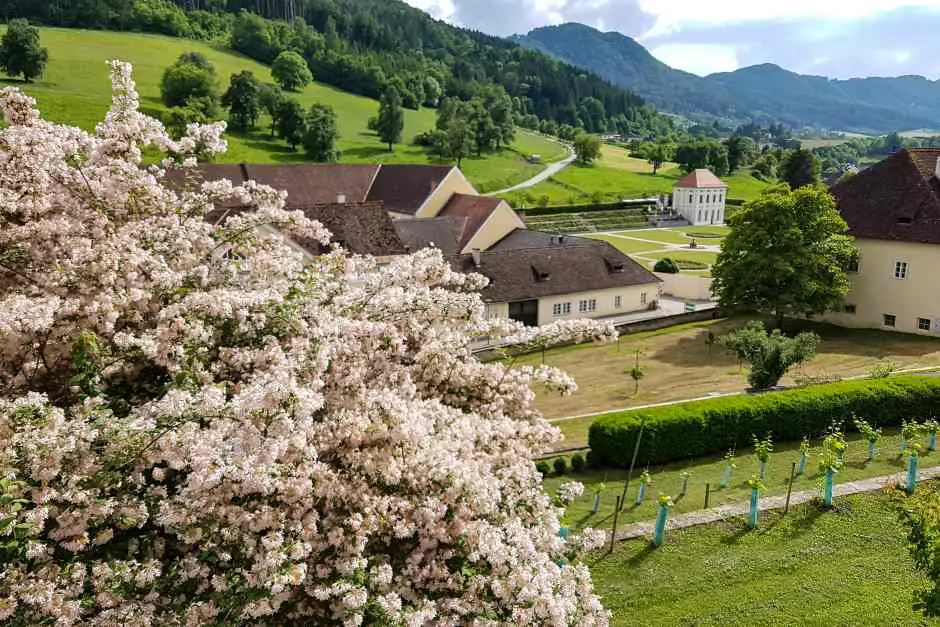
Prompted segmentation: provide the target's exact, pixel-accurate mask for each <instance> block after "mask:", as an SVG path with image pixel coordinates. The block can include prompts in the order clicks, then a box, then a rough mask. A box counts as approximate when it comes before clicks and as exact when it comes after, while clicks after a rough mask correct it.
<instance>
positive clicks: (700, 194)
mask: <svg viewBox="0 0 940 627" xmlns="http://www.w3.org/2000/svg"><path fill="white" fill-rule="evenodd" d="M727 199H728V190H727V189H722V188H710V189H695V188H688V187H677V188H676V189H675V191H674V192H673V194H672V206H673V208H674V209H675V210H676V212H677V213H678V214H679V215H681V216H682V217H683V218H685V219H686V220H688V221H689V222H690V223H691V224H695V225H704V224H724V222H725V202H726V201H727Z"/></svg>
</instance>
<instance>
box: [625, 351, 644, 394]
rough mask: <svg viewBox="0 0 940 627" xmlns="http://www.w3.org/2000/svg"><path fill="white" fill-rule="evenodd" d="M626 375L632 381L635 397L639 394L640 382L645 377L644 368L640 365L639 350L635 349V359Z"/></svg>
mask: <svg viewBox="0 0 940 627" xmlns="http://www.w3.org/2000/svg"><path fill="white" fill-rule="evenodd" d="M627 373H628V374H629V375H630V378H631V379H633V395H634V396H636V395H637V394H639V393H640V381H642V380H643V377H645V376H646V368H644V367H643V366H641V365H640V349H636V359H635V361H634V363H633V366H632V367H631V368H630V369H629V370H628V371H627Z"/></svg>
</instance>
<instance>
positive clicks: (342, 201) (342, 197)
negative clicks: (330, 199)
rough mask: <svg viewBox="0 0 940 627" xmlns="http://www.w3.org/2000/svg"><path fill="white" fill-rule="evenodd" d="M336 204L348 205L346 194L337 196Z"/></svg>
mask: <svg viewBox="0 0 940 627" xmlns="http://www.w3.org/2000/svg"><path fill="white" fill-rule="evenodd" d="M336 204H337V205H345V204H346V194H344V193H342V192H340V193H338V194H336Z"/></svg>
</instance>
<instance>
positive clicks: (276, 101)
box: [258, 83, 285, 137]
mask: <svg viewBox="0 0 940 627" xmlns="http://www.w3.org/2000/svg"><path fill="white" fill-rule="evenodd" d="M284 100H285V97H284V94H283V93H281V90H280V88H278V86H277V85H271V84H268V83H266V84H264V85H262V86H261V89H260V91H259V92H258V103H259V104H260V105H261V108H262V109H263V110H264V112H265V113H267V114H268V117H270V118H271V137H274V134H275V133H276V132H277V127H278V120H277V116H278V112H279V111H280V110H281V105H282V104H283V102H284Z"/></svg>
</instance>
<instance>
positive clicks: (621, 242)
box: [588, 235, 662, 254]
mask: <svg viewBox="0 0 940 627" xmlns="http://www.w3.org/2000/svg"><path fill="white" fill-rule="evenodd" d="M588 237H590V238H591V239H600V240H604V241H605V242H610V243H611V244H613V245H614V247H615V248H617V249H618V250H620V251H621V252H624V253H627V254H633V253H642V252H644V251H650V250H658V249H660V248H662V246H660V245H659V244H651V243H649V242H641V241H639V240H635V239H627V238H625V237H619V236H617V235H588Z"/></svg>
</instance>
